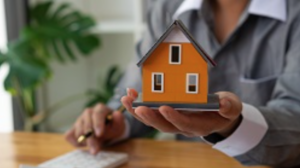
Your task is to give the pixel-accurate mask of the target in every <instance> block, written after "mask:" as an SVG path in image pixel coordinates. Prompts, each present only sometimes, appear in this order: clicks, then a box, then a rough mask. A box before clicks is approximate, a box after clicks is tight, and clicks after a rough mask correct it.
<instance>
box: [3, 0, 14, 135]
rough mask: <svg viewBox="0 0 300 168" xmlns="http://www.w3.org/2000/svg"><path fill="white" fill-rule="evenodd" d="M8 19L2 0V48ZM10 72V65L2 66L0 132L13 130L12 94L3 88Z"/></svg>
mask: <svg viewBox="0 0 300 168" xmlns="http://www.w3.org/2000/svg"><path fill="white" fill-rule="evenodd" d="M6 37H7V35H6V21H5V11H4V1H3V0H1V1H0V49H1V50H2V49H4V48H5V46H6V43H7V38H6ZM7 72H8V66H7V65H2V66H1V68H0V132H11V131H12V130H13V120H12V103H11V97H10V95H9V94H8V93H7V92H6V91H5V90H4V88H3V80H4V78H5V76H6V75H7Z"/></svg>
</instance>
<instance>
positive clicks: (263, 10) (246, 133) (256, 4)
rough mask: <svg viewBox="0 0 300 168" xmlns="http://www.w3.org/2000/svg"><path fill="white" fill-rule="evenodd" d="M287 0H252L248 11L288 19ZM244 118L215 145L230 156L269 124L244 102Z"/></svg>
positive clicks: (195, 4) (194, 1) (191, 0)
mask: <svg viewBox="0 0 300 168" xmlns="http://www.w3.org/2000/svg"><path fill="white" fill-rule="evenodd" d="M202 2H203V0H185V1H183V2H182V4H181V5H180V6H179V8H178V9H177V11H176V12H175V14H174V16H173V18H174V19H177V18H178V17H179V16H180V15H181V14H183V13H185V12H187V11H190V10H199V9H200V8H201V5H202ZM286 6H287V4H286V1H285V0H252V1H251V2H250V4H249V8H248V12H249V13H250V14H253V15H259V16H264V17H270V18H274V19H277V20H279V21H282V22H284V21H286V18H287V9H286ZM242 116H243V120H242V122H241V124H240V125H239V127H238V128H237V129H236V130H235V132H234V133H232V135H230V136H229V137H227V138H226V139H225V140H223V141H221V142H218V143H217V144H215V145H214V146H213V148H214V149H217V150H219V151H221V152H223V153H225V154H227V155H228V156H232V157H234V156H238V155H242V154H244V153H247V152H248V151H250V150H251V149H253V148H254V147H255V146H257V145H258V144H259V143H260V141H261V140H262V139H263V137H264V136H265V134H266V132H267V130H268V124H267V122H266V120H265V118H264V117H263V115H262V114H261V113H260V111H259V110H258V109H257V108H255V107H254V106H252V105H249V104H245V103H243V109H242ZM129 130H130V125H129V123H128V122H126V131H125V133H124V135H123V136H122V138H121V139H119V140H122V139H125V138H127V137H129V133H130V131H129Z"/></svg>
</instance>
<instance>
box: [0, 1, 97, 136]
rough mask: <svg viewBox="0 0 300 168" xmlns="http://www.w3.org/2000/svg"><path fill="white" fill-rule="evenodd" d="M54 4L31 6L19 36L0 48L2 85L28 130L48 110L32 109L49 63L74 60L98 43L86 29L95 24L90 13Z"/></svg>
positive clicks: (48, 75) (67, 5)
mask: <svg viewBox="0 0 300 168" xmlns="http://www.w3.org/2000/svg"><path fill="white" fill-rule="evenodd" d="M54 6H56V5H54V3H53V2H52V1H46V2H40V3H38V4H36V5H34V6H33V7H31V8H30V9H29V22H28V24H27V25H26V26H25V27H24V28H23V29H22V31H21V34H20V37H19V38H18V39H17V40H15V41H12V42H10V43H9V44H8V45H7V49H6V50H2V51H1V52H0V66H1V65H3V64H7V65H8V66H9V73H8V74H7V76H6V79H5V81H4V87H5V89H6V90H7V91H8V92H9V93H11V94H12V96H14V97H16V100H17V103H18V105H19V106H20V108H21V109H22V111H23V112H24V114H25V115H24V117H25V130H27V131H32V130H33V128H34V126H35V125H38V124H39V123H40V122H41V121H43V120H44V118H45V117H46V114H47V113H48V111H47V110H44V111H41V112H37V111H36V106H35V91H36V89H37V88H38V87H39V86H41V85H42V84H43V83H44V82H47V81H48V80H49V77H50V76H51V75H53V74H52V70H51V68H50V63H51V62H52V61H58V62H60V63H68V62H74V61H76V59H77V58H78V57H79V56H87V55H89V54H90V53H91V52H93V51H94V50H95V49H97V48H98V47H99V46H100V40H99V38H98V36H97V35H95V34H93V33H91V31H90V30H91V29H92V28H93V27H94V26H95V24H96V23H95V21H94V20H93V19H92V18H91V17H90V16H88V15H85V14H83V13H81V12H79V11H76V10H74V9H72V8H71V7H70V5H69V4H66V3H64V4H61V5H58V6H57V7H54ZM75 52H76V53H77V52H78V53H79V54H78V55H76V54H74V53H75ZM49 109H51V108H49Z"/></svg>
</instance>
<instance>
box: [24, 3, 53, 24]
mask: <svg viewBox="0 0 300 168" xmlns="http://www.w3.org/2000/svg"><path fill="white" fill-rule="evenodd" d="M52 5H53V2H52V1H46V2H44V3H41V4H39V5H36V6H34V7H33V8H32V9H31V11H30V16H31V19H32V20H35V21H36V22H38V23H43V22H45V21H46V19H45V16H47V13H48V12H49V10H50V8H51V7H52Z"/></svg>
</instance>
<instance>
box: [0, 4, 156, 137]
mask: <svg viewBox="0 0 300 168" xmlns="http://www.w3.org/2000/svg"><path fill="white" fill-rule="evenodd" d="M153 1H154V0H52V1H43V0H1V2H0V48H1V50H0V51H1V53H0V84H1V87H0V132H10V131H13V130H26V131H33V132H34V131H46V132H64V131H66V130H67V129H68V128H70V126H71V125H72V123H73V122H74V121H75V120H76V118H77V117H78V115H79V114H80V113H81V112H82V110H83V109H84V108H85V107H87V106H92V105H93V104H95V103H96V102H104V103H105V102H106V101H107V100H108V99H109V97H110V96H111V95H112V94H113V90H114V86H115V84H116V83H117V81H118V79H119V78H120V76H121V74H122V72H123V70H124V69H125V68H126V66H127V65H128V63H129V62H130V60H131V58H132V57H133V56H134V53H135V51H134V50H135V44H136V42H137V41H138V40H139V39H140V38H141V37H142V34H143V31H144V29H145V16H146V11H147V8H148V7H149V6H150V5H151V4H152V3H153Z"/></svg>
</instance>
